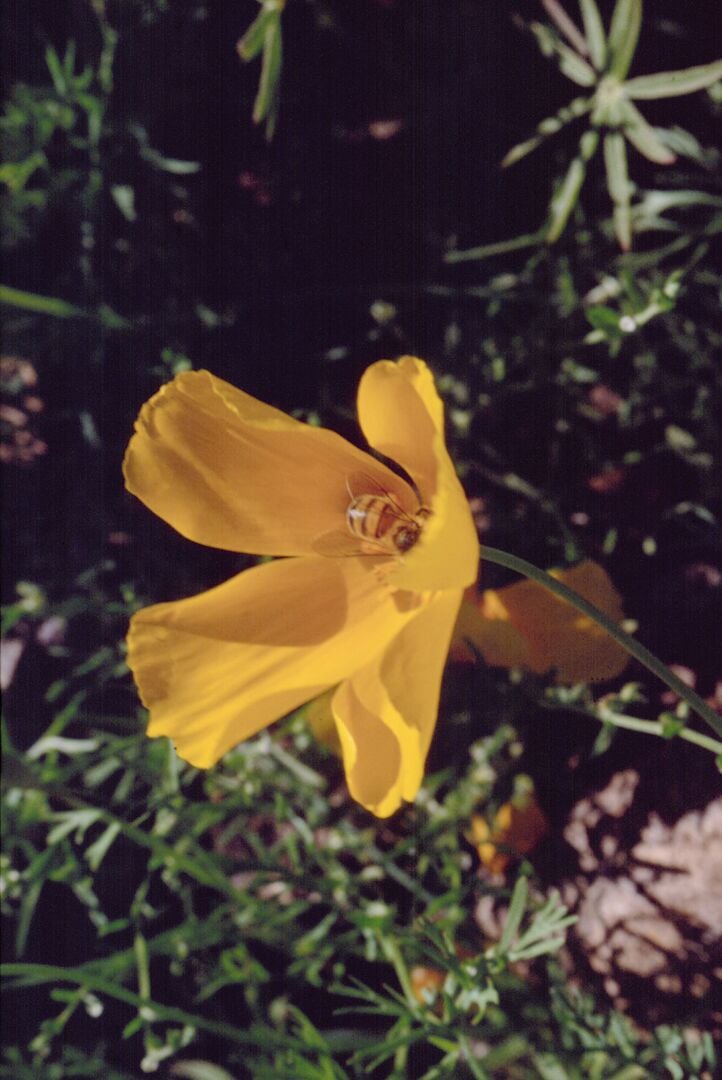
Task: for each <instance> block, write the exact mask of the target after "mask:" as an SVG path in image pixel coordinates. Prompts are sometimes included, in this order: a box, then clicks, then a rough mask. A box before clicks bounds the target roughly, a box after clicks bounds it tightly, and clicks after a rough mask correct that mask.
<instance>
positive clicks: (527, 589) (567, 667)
mask: <svg viewBox="0 0 722 1080" xmlns="http://www.w3.org/2000/svg"><path fill="white" fill-rule="evenodd" d="M550 574H551V575H552V577H555V578H557V580H559V581H561V582H562V583H563V584H565V585H568V586H569V588H570V589H574V591H575V592H578V593H579V594H580V596H582V597H584V599H585V600H589V601H590V602H591V603H592V604H594V605H595V606H596V607H598V608H599V609H600V611H602V612H603V613H604V614H605V615H608V616H609V617H610V618H611V619H613V620H614V621H615V622H621V620H622V619H623V618H624V614H623V611H622V603H621V599H620V597H619V594H618V593H617V591H616V589H615V588H614V586H613V585H612V582H611V581H610V579H609V576H608V575H607V573H606V572H605V570H603V569H602V567H601V566H599V565H598V563H595V562H593V561H592V560H591V559H587V560H585V561H584V562H582V563H579V565H578V566H575V567H572V569H570V570H551V571H550ZM480 613H481V615H482V617H485V618H487V619H488V618H491V619H494V620H501V621H502V622H501V625H502V626H503V624H504V623H505V622H509V623H511V625H512V626H513V627H514V628H515V629H516V630H517V631H518V633H519V634H521V636H522V637H523V639H524V640H525V642H526V644H527V648H528V655H527V657H526V659H525V660H524V661H523V663H524V665H525V666H526V667H528V668H529V669H530V670H531V671H535V672H537V673H539V674H541V673H544V672H547V671H550V670H555V671H556V681H557V682H560V683H574V682H600V681H603V680H605V679H612V678H615V677H616V676H617V675H619V674H621V672H622V671H624V669H625V667H626V666H627V664H628V662H629V657H628V655H627V653H626V651H625V650H624V649H623V648H622V647H621V645H618V644H617V643H616V641H614V639H613V638H611V637H610V636H609V635H608V634H607V633H606V631H605V630H603V629H602V628H601V627H600V626H598V625H597V623H595V622H594V621H593V620H592V619H589V618H587V616H586V615H582V614H581V613H580V612H578V611H577V610H576V608H573V607H572V606H571V604H567V603H566V601H564V600H560V599H559V598H558V597H556V596H554V594H553V593H550V592H549V590H548V589H545V588H544V587H543V586H542V585H538V584H537V583H536V582H534V581H519V582H516V583H515V584H513V585H507V586H506V587H504V588H502V589H498V590H496V591H492V590H487V591H486V592H485V593H484V594H483V598H482V605H481V609H480ZM487 633H488V631H487ZM504 633H506V631H504ZM480 648H481V646H480ZM482 651H483V649H482ZM490 662H493V661H490ZM501 662H502V663H504V661H503V660H502V661H501Z"/></svg>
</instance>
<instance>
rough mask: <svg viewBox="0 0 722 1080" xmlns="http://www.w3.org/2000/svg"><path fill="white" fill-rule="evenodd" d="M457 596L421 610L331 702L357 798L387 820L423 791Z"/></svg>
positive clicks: (431, 601) (430, 601)
mask: <svg viewBox="0 0 722 1080" xmlns="http://www.w3.org/2000/svg"><path fill="white" fill-rule="evenodd" d="M460 602H461V591H460V590H456V589H454V590H451V589H450V590H447V591H446V592H442V593H437V594H435V595H433V596H431V597H429V598H427V600H426V603H425V605H424V607H423V608H422V609H421V610H420V612H419V613H418V614H416V616H415V617H414V618H412V619H411V621H410V622H408V624H407V625H406V626H405V627H404V628H403V629H402V630H401V631H400V633H398V634H397V635H396V636H395V637H394V638H393V640H392V641H391V642H390V643H389V644H388V645H387V647H386V648H385V649H384V650H382V651H381V652H380V653H379V654H378V655H376V656H375V657H374V658H373V660H371V662H370V663H367V664H366V665H365V666H364V667H362V668H360V669H359V670H358V671H357V672H356V674H355V675H353V676H352V677H351V678H349V679H347V680H346V682H344V683H342V684H341V686H340V687H339V688H338V690H337V691H336V694H335V695H334V699H333V711H334V716H335V718H336V724H337V727H338V733H339V738H340V740H341V749H342V752H343V760H344V768H345V770H346V777H347V779H348V784H349V789H350V791H351V794H352V795H353V797H354V799H356V800H357V801H358V802H360V803H361V804H362V805H363V806H365V807H366V808H367V809H368V810H371V811H372V812H373V813H374V814H376V815H377V816H378V817H388V816H389V814H393V813H394V811H395V810H397V809H398V808H399V806H400V805H401V802H402V800H403V799H407V800H412V799H414V798H415V797H416V793H417V792H418V790H419V787H420V786H421V781H422V779H423V774H424V762H425V760H426V755H427V752H428V749H429V744H430V742H431V737H432V735H433V732H434V727H435V726H436V716H437V711H438V704H439V692H440V688H441V676H442V673H443V669H444V663H445V660H446V654H447V652H448V648H449V641H450V638H451V633H452V630H453V627H454V621H455V619H456V615H457V612H458V609H459V604H460Z"/></svg>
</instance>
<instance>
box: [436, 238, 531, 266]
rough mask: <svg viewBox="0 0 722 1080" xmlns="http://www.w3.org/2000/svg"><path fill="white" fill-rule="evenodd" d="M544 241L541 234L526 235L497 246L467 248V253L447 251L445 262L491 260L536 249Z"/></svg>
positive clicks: (499, 243) (486, 245)
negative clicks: (497, 256)
mask: <svg viewBox="0 0 722 1080" xmlns="http://www.w3.org/2000/svg"><path fill="white" fill-rule="evenodd" d="M543 239H544V234H543V233H541V232H535V233H525V235H524V236H515V237H513V239H511V240H500V241H498V243H495V244H482V246H481V247H475V248H467V249H466V251H447V252H446V254H445V255H444V262H447V263H457V262H473V261H474V260H476V259H489V258H491V257H492V256H494V255H506V254H507V253H508V252H510V251H521V250H522V249H523V248H528V247H535V246H536V245H537V244H540V243H541V242H542V240H543Z"/></svg>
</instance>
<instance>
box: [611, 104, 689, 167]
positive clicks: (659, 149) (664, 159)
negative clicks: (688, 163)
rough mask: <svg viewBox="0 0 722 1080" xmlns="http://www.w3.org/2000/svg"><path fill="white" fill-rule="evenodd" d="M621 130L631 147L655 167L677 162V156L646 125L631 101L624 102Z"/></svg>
mask: <svg viewBox="0 0 722 1080" xmlns="http://www.w3.org/2000/svg"><path fill="white" fill-rule="evenodd" d="M622 130H623V132H624V134H625V135H626V137H627V138H628V139H629V141H630V143H631V144H632V146H634V147H635V148H636V149H637V150H639V152H640V154H643V155H644V157H646V158H647V160H648V161H654V162H655V163H656V164H657V165H673V164H674V162H675V161H676V160H677V155H676V154H674V153H673V152H672V151H671V150H670V149H669V147H668V146H665V144H664V143H663V142H662V140H661V139H660V138H659V136H658V135H657V133H656V132H655V130H654V128H653V127H652V126H651V125H650V124H648V123H647V121H646V120H645V119H644V117H643V116H642V114H641V112H640V111H639V109H638V108H637V106H636V105H633V104H632V102H631V101H625V102H624V121H623V128H622Z"/></svg>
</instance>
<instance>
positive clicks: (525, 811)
mask: <svg viewBox="0 0 722 1080" xmlns="http://www.w3.org/2000/svg"><path fill="white" fill-rule="evenodd" d="M548 833H549V822H548V821H547V819H546V816H545V814H544V812H543V811H542V810H541V808H540V807H539V804H538V803H537V801H536V798H535V797H534V794H533V792H526V793H524V794H523V795H521V796H519V797H518V798H515V799H514V800H513V801H511V802H506V803H504V804H503V806H500V807H499V809H498V811H497V812H496V815H495V817H494V823H493V825H492V826H491V827H489V825H488V823H487V822H486V820H485V819H484V818H483V817H481V815H479V814H473V815H472V818H471V835H470V837H469V839H470V841H471V843H472V844H474V845H475V846H476V850H477V852H478V854H479V859H480V861H481V862H482V864H483V865H484V866H485V867H486V868H487V870H490V871H491V873H492V874H502V873H503V872H504V870H506V868H507V866H508V865H509V863H510V862H511V861H512V859H513V857H514V855H528V854H529V852H530V851H533V850H534V848H535V847H536V846H537V844H539V843H540V841H542V840H543V839H544V837H545V836H547V835H548Z"/></svg>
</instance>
